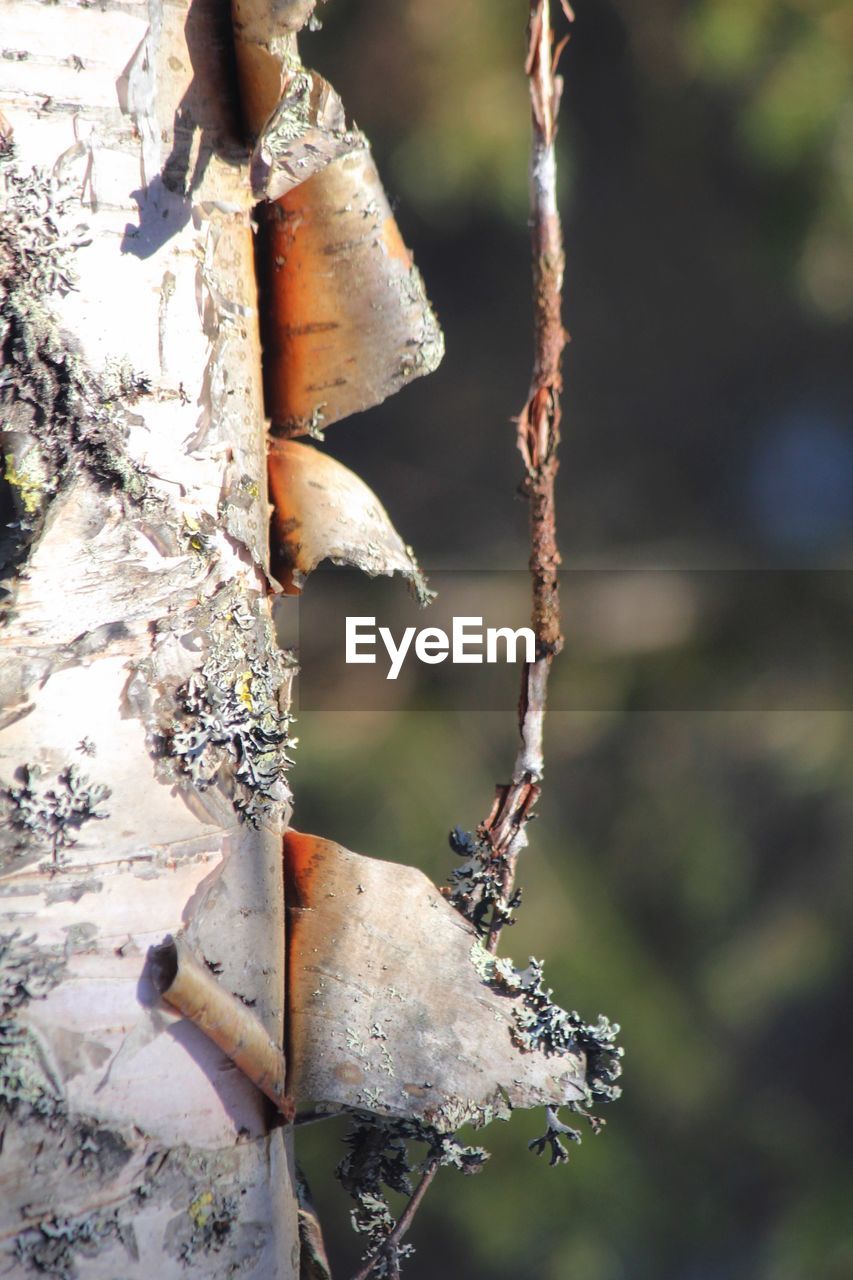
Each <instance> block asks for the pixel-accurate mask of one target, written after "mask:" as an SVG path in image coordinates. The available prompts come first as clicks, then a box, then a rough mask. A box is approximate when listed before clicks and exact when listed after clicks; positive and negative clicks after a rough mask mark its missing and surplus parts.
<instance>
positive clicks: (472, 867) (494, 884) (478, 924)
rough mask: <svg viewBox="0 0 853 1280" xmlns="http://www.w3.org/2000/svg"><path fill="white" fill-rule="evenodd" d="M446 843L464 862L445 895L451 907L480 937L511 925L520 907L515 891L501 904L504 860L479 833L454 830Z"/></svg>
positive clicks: (455, 869) (519, 900)
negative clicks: (467, 921) (448, 842)
mask: <svg viewBox="0 0 853 1280" xmlns="http://www.w3.org/2000/svg"><path fill="white" fill-rule="evenodd" d="M449 841H450V847H451V849H452V850H453V852H454V853H455V854H456V855H457V857H459V858H464V859H465V861H464V862H463V863H462V864H461V866H459V867H455V868H454V870H453V871H452V872H451V878H450V885H451V888H450V889H449V890H447V891H445V892H446V896H447V900H448V902H450V904H451V906H454V907H455V908H456V910H457V911H459V912H460V913H461V914H462V915H463V916H465V918H466V920H470V921H471V923H472V924H473V926H474V928H475V929H476V930H477V932H478V933H479V934H480V935H481V937H482V936H485V935H486V934H487V933H489V932H490V930H492V929H495V928H497V929H501V928H503V926H504V925H506V924H512V923H513V922H514V919H515V916H514V912H515V911H516V910H517V908H518V907H520V906H521V890H520V889H516V890H515V892H514V893H513V894H512V895H511V897H510V899H509V901H505V900H504V892H503V875H504V871H505V869H506V859H505V858H504V857H503V856H502V855H497V854H495V852H494V850H493V849H492V847H491V845H490V844H489V842H488V840H486V838H485V837H484V836H483V835H482V834H480V832H473V831H463V830H462V828H461V827H454V828H453V830H452V831H451V832H450V836H449Z"/></svg>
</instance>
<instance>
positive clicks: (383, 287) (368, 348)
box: [233, 0, 444, 436]
mask: <svg viewBox="0 0 853 1280" xmlns="http://www.w3.org/2000/svg"><path fill="white" fill-rule="evenodd" d="M305 10H306V5H304V4H284V5H283V6H281V7H280V8H279V7H278V6H273V5H271V4H270V3H269V0H234V4H233V11H234V20H235V34H236V41H237V60H238V68H239V74H240V85H241V97H242V100H243V109H244V113H245V116H246V119H247V123H248V125H249V128H250V131H251V132H252V133H253V134H256V135H258V141H257V145H256V148H255V154H254V157H253V164H252V179H253V185H254V190H255V193H256V195H257V197H258V199H259V200H262V201H263V203H262V205H261V206H260V208H259V210H258V223H259V228H260V234H259V237H258V252H257V257H258V279H259V284H260V291H261V312H262V336H263V343H264V380H265V388H266V406H267V412H268V414H269V416H270V417H271V419H272V429H273V432H274V433H275V434H278V435H286V436H294V435H306V434H310V435H319V434H320V433H321V431H322V429H323V427H325V426H327V425H328V424H330V423H332V422H336V421H338V420H339V419H341V418H345V417H347V416H348V415H349V414H352V413H358V412H360V411H361V410H363V409H367V408H370V407H371V406H373V405H375V404H379V403H380V402H381V401H382V400H384V399H386V398H387V397H388V396H389V395H392V394H393V393H394V392H395V391H398V390H400V388H401V387H403V386H405V385H406V384H407V383H409V382H411V381H412V379H413V378H416V377H419V376H420V375H421V374H425V373H430V372H431V371H432V370H433V369H435V368H436V367H437V366H438V364H439V362H440V361H441V358H442V356H443V354H444V340H443V337H442V334H441V330H440V328H439V326H438V323H437V321H436V319H435V316H434V315H433V312H432V310H431V308H430V305H429V302H428V301H427V297H426V293H425V291H424V285H423V281H422V279H421V276H420V273H419V272H418V271H417V269H416V268H415V266H414V265H413V263H412V257H411V254H410V253H409V251H408V249H407V248H406V246H405V245H404V244H403V241H402V238H401V236H400V232H399V230H398V228H397V224H396V222H395V221H394V217H393V214H392V212H391V208H390V206H389V204H388V200H387V198H386V196H385V192H384V190H383V188H382V184H381V181H380V179H379V175H378V173H377V172H376V167H375V165H374V163H373V158H372V156H371V154H370V149H369V144H368V142H367V139H366V138H365V137H364V135H363V134H362V133H360V132H359V131H358V130H357V129H354V128H350V127H348V125H347V121H346V115H345V112H344V108H343V105H342V103H341V100H340V98H339V97H338V95H337V94H336V93H335V91H334V89H333V88H332V87H331V85H329V84H328V83H327V82H326V81H325V80H324V79H323V78H322V77H321V76H318V75H317V74H316V73H315V72H313V71H310V70H308V69H306V68H305V67H303V66H302V65H301V64H300V62H299V59H298V55H297V52H296V48H295V42H294V39H293V35H292V32H293V30H294V29H295V26H294V23H295V21H296V20H297V15H299V14H302V13H304V11H305Z"/></svg>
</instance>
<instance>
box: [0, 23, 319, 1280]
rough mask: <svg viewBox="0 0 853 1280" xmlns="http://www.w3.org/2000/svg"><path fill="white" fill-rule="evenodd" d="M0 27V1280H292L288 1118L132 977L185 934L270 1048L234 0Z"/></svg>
mask: <svg viewBox="0 0 853 1280" xmlns="http://www.w3.org/2000/svg"><path fill="white" fill-rule="evenodd" d="M2 23H3V43H4V48H5V49H7V50H9V51H11V52H12V53H14V54H16V55H17V54H18V53H20V54H21V56H20V57H18V56H13V57H8V58H3V59H0V111H2V116H3V121H2V122H0V133H2V138H0V345H2V357H3V366H4V375H5V376H4V379H3V381H2V386H1V387H0V403H2V410H3V412H2V421H3V424H4V435H3V437H2V463H3V476H4V479H3V482H2V484H0V489H2V495H1V496H3V497H4V498H6V499H8V500H9V502H10V504H12V510H11V511H10V513H9V515H8V516H6V515H4V523H5V521H6V519H11V520H13V521H14V524H15V527H14V528H13V529H12V531H11V532H12V534H13V541H14V545H12V546H8V547H7V548H6V550H7V551H8V553H9V554H8V557H7V566H8V569H7V571H8V572H9V574H10V576H9V579H8V582H7V583H6V584H5V585H6V587H7V588H8V593H9V594H8V596H7V598H6V600H5V607H6V615H7V617H6V621H7V626H6V628H5V630H4V631H3V633H2V638H0V699H2V703H3V719H2V726H3V727H2V734H0V820H2V830H0V995H2V1002H0V1006H2V1008H0V1144H2V1148H3V1156H2V1160H0V1271H9V1272H10V1273H11V1274H21V1275H26V1274H29V1273H30V1272H33V1273H38V1272H41V1273H50V1274H56V1275H67V1276H77V1277H80V1280H85V1278H86V1277H87V1276H95V1275H98V1276H100V1275H121V1276H122V1277H126V1278H127V1280H149V1278H150V1277H151V1276H157V1277H158V1280H177V1278H178V1277H182V1276H184V1275H186V1274H187V1269H188V1268H190V1269H192V1270H194V1271H197V1272H198V1273H199V1274H203V1275H204V1276H206V1277H210V1278H211V1280H219V1277H225V1276H228V1275H233V1274H236V1273H237V1272H239V1274H241V1275H245V1276H246V1277H250V1278H251V1277H256V1280H270V1278H272V1280H295V1276H296V1275H297V1274H298V1257H297V1254H298V1240H297V1225H296V1203H295V1195H294V1190H293V1186H292V1181H291V1174H290V1154H289V1145H290V1141H291V1137H290V1133H289V1131H288V1129H287V1128H285V1127H283V1126H275V1127H271V1116H272V1108H271V1107H270V1106H269V1104H268V1102H267V1100H266V1098H265V1097H263V1095H262V1094H261V1093H259V1091H258V1089H257V1088H256V1087H255V1086H254V1085H253V1084H252V1083H251V1082H250V1081H249V1080H248V1079H246V1078H245V1076H244V1075H243V1074H242V1073H240V1072H237V1071H235V1070H234V1067H233V1065H232V1064H231V1063H230V1062H229V1061H228V1059H227V1058H226V1057H225V1055H224V1054H223V1053H222V1051H221V1050H220V1049H219V1048H218V1047H217V1046H216V1045H214V1044H213V1043H212V1041H210V1040H209V1039H208V1038H207V1037H206V1036H204V1035H203V1034H202V1033H201V1032H199V1031H198V1030H197V1029H196V1028H195V1027H193V1026H191V1025H190V1024H189V1023H188V1022H187V1021H186V1020H185V1019H180V1018H179V1017H178V1016H177V1015H176V1014H174V1013H172V1012H171V1011H170V1010H168V1009H161V1008H156V1007H154V1005H155V1001H154V992H153V991H152V988H151V985H150V982H149V980H148V976H147V974H146V972H145V968H144V966H145V955H146V951H147V949H148V947H149V946H151V945H152V944H153V943H156V942H159V941H160V940H161V939H162V938H163V936H164V935H166V934H169V933H172V934H174V933H177V932H178V931H179V930H182V931H183V932H184V934H185V936H186V937H187V940H188V944H189V945H191V946H192V948H193V950H194V951H195V952H196V953H197V954H199V955H203V956H204V957H205V958H206V959H207V960H208V961H210V962H211V963H214V964H216V965H217V967H219V966H221V969H222V982H223V983H224V984H225V985H226V986H227V988H228V990H230V991H233V992H239V993H240V995H241V996H242V997H244V998H245V1000H246V1001H248V1002H250V1003H251V1004H252V1006H253V1009H254V1012H255V1014H256V1015H257V1017H258V1018H259V1019H260V1021H261V1023H262V1025H263V1026H264V1028H265V1030H266V1034H267V1036H268V1037H269V1038H270V1040H271V1042H272V1043H273V1044H280V1043H281V1040H282V1035H283V1012H284V919H283V891H282V873H281V857H280V842H281V832H282V829H283V827H284V826H285V824H286V822H287V819H288V817H289V811H290V793H289V789H288V786H287V779H286V777H285V774H284V770H285V769H286V766H287V763H288V761H287V757H286V747H287V739H288V734H287V726H288V717H287V706H288V695H289V681H290V677H291V674H292V672H291V670H290V669H288V667H287V664H286V661H285V660H284V658H283V656H282V655H280V654H279V652H278V651H277V650H276V648H275V644H274V635H273V630H272V627H271V623H270V609H269V601H268V599H267V592H268V577H267V563H268V562H267V545H266V541H267V528H268V508H267V503H266V459H265V432H264V414H263V395H262V386H261V375H260V340H259V333H258V308H257V290H256V285H255V278H254V252H253V251H254V244H253V232H252V217H253V210H254V204H255V197H254V195H253V192H252V188H251V178H250V151H249V147H248V145H247V144H246V143H245V142H244V140H243V139H242V137H241V135H240V128H239V104H238V101H237V94H236V86H235V84H234V75H233V58H234V49H233V43H232V37H231V32H230V28H229V24H228V20H227V12H226V13H224V14H223V10H222V6H221V5H220V4H219V3H218V2H217V0H193V3H192V4H191V5H190V4H188V3H181V2H179V3H176V4H168V5H167V4H165V3H163V2H162V0H151V2H150V3H148V4H146V5H145V6H142V7H141V8H138V7H133V6H130V7H128V6H127V5H125V4H123V3H121V2H120V0H103V2H102V3H99V4H98V5H59V6H45V5H43V4H40V3H34V2H33V0H6V3H5V4H4V8H3V20H2ZM46 95H50V96H49V97H48V96H46ZM3 122H8V126H9V127H8V128H7V126H6V124H5V123H3ZM10 939H11V941H10ZM10 974H11V975H12V976H11V977H10V976H9V975H10ZM16 975H20V980H19V978H18V977H17V976H16ZM7 979H8V983H7ZM9 989H11V997H10V998H11V1004H9V1000H8V999H7V997H8V996H9Z"/></svg>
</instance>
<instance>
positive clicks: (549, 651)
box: [352, 0, 574, 1280]
mask: <svg viewBox="0 0 853 1280" xmlns="http://www.w3.org/2000/svg"><path fill="white" fill-rule="evenodd" d="M561 3H562V7H563V11H564V13H565V14H566V17H567V18H568V19H569V20H570V21H571V20H572V19H573V16H574V15H573V14H572V11H571V9H570V8H569V6H568V3H567V0H561ZM564 44H565V40H564V41H562V42H561V43H560V45H559V46H558V47H557V49H556V50H555V49H554V36H553V30H552V27H551V14H550V0H530V24H529V28H528V52H527V60H526V63H525V70H526V72H527V75H528V78H529V80H530V98H531V105H532V117H533V147H532V156H531V169H530V202H531V215H532V250H533V286H534V307H535V313H534V314H535V321H534V323H535V330H534V336H535V350H534V363H533V377H532V379H531V385H530V393H529V395H528V398H527V403H526V404H525V406H524V408H523V409H522V411H521V413H520V414H519V417H518V448H519V451H520V453H521V456H522V458H523V460H524V465H525V472H526V474H525V479H524V491H525V493H526V494H527V498H528V501H529V503H530V542H531V551H530V573H531V577H532V580H533V629H534V633H535V635H536V658H535V661H533V662H532V663H527V664H526V665H525V668H524V672H523V675H522V684H521V695H520V698H519V708H518V725H519V733H520V736H521V744H520V746H519V750H518V754H517V756H516V761H515V769H514V771H513V777H512V782H510V783H508V784H504V785H502V786H499V787H497V789H496V796H495V802H494V805H493V806H492V810H491V812H490V814H489V816H488V817H487V818H486V820H485V821H484V822H483V823H481V825H480V827H479V829H478V836H479V837H480V839H481V840H482V841H484V842H485V844H486V845H487V846H488V848H489V850H490V861H491V862H492V864H493V865H495V864H497V867H498V875H497V881H498V888H499V891H500V900H499V901H497V902H496V903H495V904H494V906H493V911H492V916H491V922H490V927H489V933H488V940H487V945H488V948H489V950H490V951H495V949H496V947H497V942H498V937H499V934H500V930H501V928H502V926H503V924H504V923H505V922H506V919H507V918H508V917H509V916H510V915H511V901H512V896H513V884H514V881H515V864H516V861H517V858H518V854H519V852H520V851H521V849H522V848H524V846H525V844H526V843H527V838H526V835H525V831H524V828H525V826H526V824H527V822H528V821H529V819H530V816H531V812H532V809H533V807H534V806H535V804H536V801H537V799H538V797H539V792H540V787H539V782H540V780H541V777H542V772H543V768H544V761H543V751H542V736H543V722H544V717H545V703H546V691H547V685H548V673H549V670H550V666H551V662H552V660H553V658H554V656H555V655H556V654H557V653H559V652H560V649H561V648H562V645H563V637H562V635H561V633H560V601H559V586H558V579H557V571H558V568H559V565H560V553H559V551H558V549H557V540H556V519H555V509H554V481H555V478H556V475H557V467H558V461H557V445H558V442H559V438H560V392H561V391H562V377H561V374H560V360H561V356H562V352H563V348H564V346H565V344H566V333H565V330H564V329H563V323H562V316H561V308H562V288H563V265H564V259H563V241H562V231H561V227H560V216H559V212H558V210H557V192H556V159H555V153H554V138H555V135H556V131H557V124H556V121H557V111H558V108H559V103H560V93H561V90H562V80H561V79H560V77H559V76H557V75H556V74H555V68H556V64H557V60H558V59H559V56H560V53H561V52H562V49H563V46H564ZM439 1167H440V1160H439V1159H438V1158H437V1157H432V1158H431V1160H430V1161H428V1163H427V1165H426V1168H425V1172H424V1174H423V1177H422V1178H421V1181H420V1183H419V1184H418V1186H417V1188H416V1190H415V1192H414V1194H413V1195H412V1197H411V1199H410V1200H409V1203H408V1204H407V1205H406V1208H405V1209H404V1210H403V1213H402V1214H401V1215H400V1218H399V1220H398V1222H397V1224H396V1226H395V1227H394V1230H393V1231H392V1232H391V1233H390V1234H389V1235H388V1238H387V1239H386V1240H385V1241H384V1242H383V1244H382V1246H381V1248H379V1249H378V1250H377V1251H376V1252H375V1253H374V1254H373V1255H372V1256H371V1257H370V1258H368V1260H367V1261H366V1262H365V1263H364V1265H363V1266H362V1268H361V1270H360V1271H358V1272H357V1273H356V1275H355V1276H353V1278H352V1280H368V1277H369V1276H370V1275H371V1273H372V1272H373V1271H374V1269H375V1268H376V1267H377V1266H378V1264H379V1263H380V1262H382V1261H383V1260H384V1261H385V1263H386V1266H387V1268H388V1271H387V1274H388V1275H390V1276H391V1277H394V1276H398V1275H399V1264H398V1262H397V1246H398V1245H399V1243H400V1241H401V1240H402V1238H403V1236H404V1234H405V1233H406V1231H407V1230H408V1229H409V1226H410V1225H411V1222H412V1219H413V1218H414V1216H415V1214H416V1212H417V1210H418V1208H419V1206H420V1203H421V1201H422V1199H423V1197H424V1195H425V1194H426V1191H427V1189H428V1188H429V1186H430V1184H431V1182H432V1180H433V1178H434V1177H435V1175H436V1173H437V1172H438V1169H439Z"/></svg>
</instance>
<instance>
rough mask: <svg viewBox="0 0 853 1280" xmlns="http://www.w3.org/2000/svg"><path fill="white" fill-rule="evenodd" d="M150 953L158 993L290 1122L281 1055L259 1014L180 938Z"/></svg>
mask: <svg viewBox="0 0 853 1280" xmlns="http://www.w3.org/2000/svg"><path fill="white" fill-rule="evenodd" d="M149 955H150V973H151V980H152V982H153V983H154V986H155V988H156V989H157V992H158V994H159V995H161V996H162V997H163V999H164V1000H167V1001H168V1003H169V1004H170V1005H172V1007H173V1008H175V1009H177V1010H178V1012H179V1013H182V1014H183V1015H184V1017H185V1018H189V1020H190V1022H193V1023H194V1024H195V1025H196V1026H197V1027H198V1028H199V1030H200V1031H203V1032H204V1034H205V1035H206V1036H209V1037H210V1039H211V1040H212V1041H213V1042H214V1043H215V1044H218V1045H219V1048H220V1049H221V1050H222V1051H223V1053H225V1054H227V1055H228V1057H229V1058H230V1059H231V1061H232V1062H233V1063H234V1064H235V1065H236V1066H238V1067H239V1068H240V1070H241V1071H242V1072H243V1074H244V1075H246V1076H248V1078H249V1079H250V1080H251V1081H252V1083H253V1084H255V1085H257V1087H258V1088H259V1089H260V1090H261V1092H262V1093H265V1094H266V1095H267V1097H268V1098H269V1099H270V1100H271V1101H272V1102H274V1103H275V1105H276V1106H277V1107H278V1109H279V1111H280V1112H281V1114H282V1116H284V1118H285V1120H287V1121H288V1123H289V1122H291V1121H292V1120H293V1115H294V1106H293V1100H292V1098H289V1097H288V1096H287V1094H286V1093H285V1062H284V1054H283V1053H282V1051H281V1049H280V1048H279V1047H278V1045H276V1043H275V1041H274V1040H273V1039H272V1038H271V1037H270V1036H269V1034H268V1032H267V1030H266V1028H265V1027H264V1025H263V1023H262V1022H261V1021H260V1019H259V1018H258V1017H256V1015H255V1014H254V1013H252V1011H251V1009H248V1008H247V1007H246V1005H244V1004H242V1003H241V1002H240V1001H239V1000H238V999H237V997H236V996H232V995H231V993H230V992H228V991H226V990H225V988H224V987H222V986H220V984H219V983H218V982H217V981H216V979H215V978H214V976H213V974H212V973H211V972H210V970H209V969H208V968H207V966H206V965H204V964H203V963H202V962H201V961H200V960H198V959H196V957H195V956H194V955H193V953H192V951H191V950H190V949H189V947H188V946H187V944H186V943H185V942H184V941H183V939H182V938H177V939H173V938H170V937H169V938H166V940H165V941H164V942H162V943H161V944H160V946H159V947H152V948H151V951H150V953H149Z"/></svg>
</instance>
